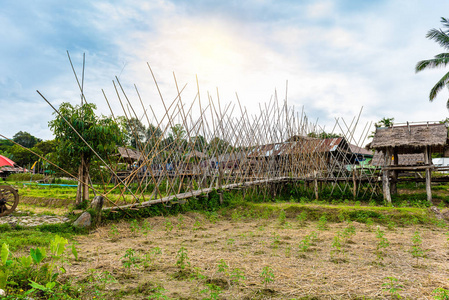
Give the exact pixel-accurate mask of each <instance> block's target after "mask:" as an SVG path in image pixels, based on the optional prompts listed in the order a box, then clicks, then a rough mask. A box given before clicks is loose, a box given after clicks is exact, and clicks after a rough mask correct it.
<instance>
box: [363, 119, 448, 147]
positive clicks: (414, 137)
mask: <svg viewBox="0 0 449 300" xmlns="http://www.w3.org/2000/svg"><path fill="white" fill-rule="evenodd" d="M446 144H447V128H446V125H444V124H425V125H409V126H393V127H380V128H377V129H376V133H375V134H374V138H373V141H372V142H371V145H370V148H371V149H379V150H382V149H386V148H388V147H395V148H400V149H402V150H407V149H410V150H412V149H416V148H423V147H425V146H432V147H442V146H444V145H446Z"/></svg>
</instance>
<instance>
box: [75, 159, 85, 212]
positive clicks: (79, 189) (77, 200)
mask: <svg viewBox="0 0 449 300" xmlns="http://www.w3.org/2000/svg"><path fill="white" fill-rule="evenodd" d="M83 174H84V172H83V164H82V163H81V164H80V166H79V167H78V187H77V189H76V198H75V205H76V206H78V205H80V204H81V202H82V200H81V195H82V188H83V186H82V183H81V181H83V179H82V177H83Z"/></svg>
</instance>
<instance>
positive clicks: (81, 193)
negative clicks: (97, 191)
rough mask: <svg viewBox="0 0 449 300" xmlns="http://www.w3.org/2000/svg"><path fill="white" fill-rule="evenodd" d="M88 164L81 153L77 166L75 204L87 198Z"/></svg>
mask: <svg viewBox="0 0 449 300" xmlns="http://www.w3.org/2000/svg"><path fill="white" fill-rule="evenodd" d="M88 180H89V164H88V163H87V162H86V159H85V158H84V155H81V164H80V166H79V168H78V188H77V190H76V199H75V205H80V204H81V203H82V202H83V201H84V200H89V185H88Z"/></svg>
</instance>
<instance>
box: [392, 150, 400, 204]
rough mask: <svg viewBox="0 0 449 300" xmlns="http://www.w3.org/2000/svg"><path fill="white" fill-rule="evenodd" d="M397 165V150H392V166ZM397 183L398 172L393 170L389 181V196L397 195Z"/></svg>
mask: <svg viewBox="0 0 449 300" xmlns="http://www.w3.org/2000/svg"><path fill="white" fill-rule="evenodd" d="M398 164H399V162H398V150H397V149H396V148H395V149H393V165H394V166H397V165H398ZM397 182H398V171H397V170H393V172H392V180H391V194H393V195H397V194H398V188H397V185H396V183H397Z"/></svg>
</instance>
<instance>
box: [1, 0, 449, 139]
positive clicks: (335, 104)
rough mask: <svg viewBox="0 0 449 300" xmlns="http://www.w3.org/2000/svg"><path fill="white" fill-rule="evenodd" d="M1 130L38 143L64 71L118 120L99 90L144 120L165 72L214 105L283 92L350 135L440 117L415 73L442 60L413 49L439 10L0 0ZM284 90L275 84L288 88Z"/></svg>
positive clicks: (67, 86) (441, 101) (370, 4)
mask: <svg viewBox="0 0 449 300" xmlns="http://www.w3.org/2000/svg"><path fill="white" fill-rule="evenodd" d="M0 5H1V9H0V28H1V30H0V40H1V41H2V42H1V47H0V70H1V72H0V134H2V135H4V136H6V137H8V138H12V137H13V136H14V134H15V133H17V132H18V131H27V132H29V133H31V134H32V135H34V136H36V137H38V138H41V139H44V140H47V139H52V138H53V135H52V132H51V130H50V129H49V128H48V122H49V121H50V120H52V119H53V118H54V112H53V109H52V108H51V107H50V106H49V105H48V104H47V103H46V102H45V101H44V99H42V97H41V96H40V95H39V94H38V93H37V92H36V90H39V91H40V92H41V93H42V95H43V96H45V98H46V99H47V100H48V101H49V102H50V103H51V104H52V105H54V106H55V107H58V106H59V105H60V104H61V103H62V102H71V103H72V104H79V103H80V91H79V88H78V85H77V82H76V79H75V76H74V74H73V71H72V68H71V65H70V62H69V59H68V55H67V51H68V52H69V54H70V57H71V60H72V62H73V65H74V68H75V71H76V73H77V75H78V76H79V77H81V73H82V70H83V68H82V65H83V54H85V58H86V65H85V80H84V93H85V95H86V98H87V100H88V101H89V102H92V103H95V104H96V105H97V107H98V110H97V112H98V113H99V114H104V115H108V114H109V109H108V106H107V103H106V101H105V99H104V96H103V93H102V89H103V90H104V93H105V94H106V96H107V97H108V99H109V100H110V102H111V105H112V107H113V110H114V112H119V111H120V104H119V102H118V101H117V97H116V95H115V90H114V87H113V84H112V81H113V80H115V77H116V76H117V78H118V79H119V80H120V82H121V83H122V84H123V86H124V88H125V90H126V91H127V94H129V95H130V101H131V102H132V103H134V104H135V107H138V106H139V105H140V102H139V100H138V98H137V96H136V93H135V90H134V84H135V85H136V86H137V87H138V89H139V92H140V94H141V96H142V100H143V101H144V103H145V105H151V106H152V108H154V110H155V112H156V114H160V113H161V112H162V102H161V100H160V97H159V94H158V91H157V89H156V86H155V84H154V82H153V79H152V77H151V73H150V72H149V68H148V65H147V63H148V64H149V65H150V66H151V68H152V70H153V72H154V74H155V77H156V79H157V81H158V84H159V87H160V89H161V93H162V95H163V97H164V100H165V101H167V102H169V101H171V100H173V99H174V97H175V96H176V86H175V83H174V76H173V74H175V76H176V80H177V82H178V84H179V85H180V86H183V85H184V84H187V86H186V90H185V93H184V92H183V100H184V101H186V102H189V101H193V99H194V96H195V93H196V90H197V85H196V77H197V78H198V83H199V87H200V91H201V93H202V96H203V97H206V96H207V93H208V92H209V93H210V95H211V96H212V97H213V98H217V96H216V95H217V90H218V91H219V95H220V101H221V102H224V103H227V102H235V101H236V93H237V94H238V97H239V99H240V101H241V103H242V104H243V105H244V106H246V107H247V108H248V110H249V111H250V112H252V113H257V110H258V107H259V104H261V103H262V104H263V103H266V102H268V101H270V98H271V97H272V96H273V95H274V94H275V92H276V93H277V94H278V97H279V99H280V100H283V99H284V98H285V95H286V94H287V99H288V103H289V105H291V106H294V107H295V109H296V110H298V111H301V109H302V108H304V111H305V112H306V114H307V116H308V117H309V119H310V120H318V123H319V124H320V126H321V127H322V128H324V129H325V130H327V131H331V130H332V129H331V128H332V127H333V125H334V123H335V119H336V118H343V119H344V120H347V122H350V121H351V120H352V119H353V118H354V117H357V116H358V115H359V112H360V111H361V110H362V108H363V110H362V114H361V115H360V121H359V123H360V124H361V125H360V126H359V127H360V128H362V127H363V126H364V125H365V124H369V123H370V122H376V121H379V120H380V119H382V118H383V117H388V118H394V119H395V122H396V123H402V122H407V121H409V122H420V121H439V120H443V119H445V118H446V117H448V110H447V109H446V101H447V99H448V98H449V93H448V91H447V90H444V91H443V92H441V93H440V95H439V96H438V97H437V99H436V100H435V101H433V102H429V100H428V99H429V98H428V94H429V91H430V89H431V88H432V86H433V85H434V84H435V83H436V82H437V81H438V80H439V79H440V78H441V77H442V76H443V75H444V73H445V71H444V70H442V69H434V70H425V71H423V72H420V73H417V74H415V71H414V68H415V65H416V63H417V62H418V61H419V60H423V59H429V58H432V57H433V56H434V55H436V54H438V53H441V52H444V49H442V48H441V47H439V45H438V44H436V43H435V42H433V41H430V40H428V39H426V37H425V36H426V33H427V32H428V31H429V30H430V29H432V28H440V27H442V26H441V23H440V19H441V17H449V16H447V15H446V16H445V15H442V13H444V12H449V1H447V0H428V1H418V0H379V1H374V0H365V1H356V0H351V1H350V0H322V1H321V0H316V1H307V0H301V1H287V0H248V1H233V0H230V1H206V0H189V1H187V0H153V1H143V0H140V1H138V0H128V1H105V0H96V1H61V0H37V1H23V0H22V1H20V0H19V1H6V0H0ZM287 82H288V88H286V87H287Z"/></svg>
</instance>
